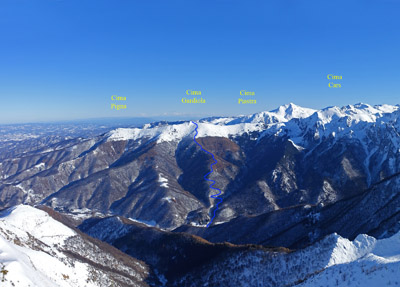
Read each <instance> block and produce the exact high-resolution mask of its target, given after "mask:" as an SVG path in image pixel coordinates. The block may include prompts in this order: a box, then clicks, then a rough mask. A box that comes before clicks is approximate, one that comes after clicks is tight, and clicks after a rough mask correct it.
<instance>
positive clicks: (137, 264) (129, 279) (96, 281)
mask: <svg viewBox="0 0 400 287" xmlns="http://www.w3.org/2000/svg"><path fill="white" fill-rule="evenodd" d="M49 212H51V211H50V210H49ZM53 214H54V213H53ZM54 215H56V214H54ZM0 251H1V252H0V265H1V266H0V267H1V273H2V286H77V287H78V286H79V287H80V286H149V285H148V284H147V283H146V281H147V280H148V279H149V277H150V270H149V268H148V266H147V265H146V264H145V263H143V262H141V261H139V260H136V259H134V258H132V257H129V256H127V255H125V254H123V253H122V252H120V251H118V250H117V249H115V248H113V247H111V246H109V245H107V244H105V243H102V242H100V241H98V240H95V239H93V238H90V237H89V236H86V235H84V234H82V233H81V232H79V231H77V230H73V229H71V228H69V227H67V226H66V225H64V224H62V223H61V222H59V221H57V220H55V219H53V218H52V217H51V216H50V215H49V214H48V213H46V212H45V211H43V210H39V209H36V208H33V207H30V206H27V205H18V206H16V207H13V208H9V209H6V210H4V211H2V212H1V214H0Z"/></svg>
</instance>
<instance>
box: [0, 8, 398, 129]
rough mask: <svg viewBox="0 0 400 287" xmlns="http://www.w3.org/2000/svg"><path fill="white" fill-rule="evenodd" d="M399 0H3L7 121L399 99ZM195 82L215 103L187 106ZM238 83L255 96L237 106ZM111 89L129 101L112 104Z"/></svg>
mask: <svg viewBox="0 0 400 287" xmlns="http://www.w3.org/2000/svg"><path fill="white" fill-rule="evenodd" d="M399 8H400V2H398V1H389V0H387V1H364V2H362V3H360V2H359V1H336V2H334V3H330V2H321V1H316V0H313V1H295V2H294V1H279V2H271V3H266V2H265V1H246V3H243V2H240V1H224V0H218V1H190V2H188V1H175V0H174V1H168V2H165V1H160V0H156V1H152V2H151V3H150V2H144V1H129V2H128V1H113V2H111V1H103V0H101V1H94V0H90V1H76V0H72V1H53V0H40V1H34V2H33V1H28V0H22V1H18V2H15V1H12V0H6V1H2V2H1V3H0V23H1V25H0V36H1V38H2V40H3V43H6V44H5V45H1V46H0V52H1V53H0V61H1V66H0V97H1V100H2V105H1V110H0V123H1V124H12V123H34V122H55V121H68V120H80V119H89V118H103V117H104V118H108V117H111V118H112V117H161V116H165V117H179V116H184V117H207V116H228V115H233V116H236V115H240V114H241V115H247V114H252V113H256V112H260V111H269V110H273V109H275V108H277V107H278V106H281V105H284V104H288V103H290V102H293V103H295V104H296V105H299V106H302V107H307V108H313V109H322V108H325V107H327V106H345V105H348V104H355V103H359V102H363V103H367V104H370V105H376V104H391V105H396V104H398V103H399V100H398V99H399V95H400V87H399V86H398V85H397V82H398V79H399V77H400V69H399V68H398V67H399V66H400V56H399V54H398V51H399V50H400V38H399V37H398V31H399V30H400V20H399V18H398V13H397V11H399ZM329 74H332V75H338V76H339V75H340V76H342V77H343V78H342V79H341V80H335V81H331V80H328V79H327V75H329ZM329 82H334V83H340V84H341V87H340V88H329V87H328V83H329ZM189 89H190V90H198V91H201V97H203V98H205V99H206V103H205V104H183V103H182V102H181V99H182V98H183V97H188V96H187V95H186V94H185V91H187V90H189ZM241 90H246V91H252V92H255V95H254V96H252V97H253V98H254V99H256V100H257V103H256V104H238V98H239V97H240V95H239V92H240V91H241ZM112 95H118V96H121V97H125V98H126V101H123V103H124V104H126V106H127V108H126V109H124V110H118V111H117V110H111V108H110V105H111V104H112V103H113V102H112V100H111V96H112Z"/></svg>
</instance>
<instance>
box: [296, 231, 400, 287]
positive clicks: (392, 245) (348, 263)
mask: <svg viewBox="0 0 400 287" xmlns="http://www.w3.org/2000/svg"><path fill="white" fill-rule="evenodd" d="M399 285H400V233H397V234H395V235H393V236H392V237H390V238H386V239H380V240H376V239H375V238H373V237H370V236H367V235H359V236H358V237H357V238H356V239H355V240H354V241H349V240H347V239H344V238H341V237H339V240H338V241H337V245H336V247H335V249H334V250H333V252H332V255H331V260H330V261H329V264H328V266H327V268H326V269H324V270H323V271H322V272H320V273H318V274H317V275H315V276H312V277H311V278H309V279H308V280H307V281H305V282H304V283H302V284H300V285H299V286H307V287H317V286H318V287H321V286H327V287H330V286H365V287H366V286H367V287H381V286H399Z"/></svg>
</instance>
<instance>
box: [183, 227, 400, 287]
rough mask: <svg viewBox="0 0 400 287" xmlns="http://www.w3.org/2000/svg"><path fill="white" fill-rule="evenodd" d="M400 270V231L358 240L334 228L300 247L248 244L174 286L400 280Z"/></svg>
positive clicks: (311, 286)
mask: <svg viewBox="0 0 400 287" xmlns="http://www.w3.org/2000/svg"><path fill="white" fill-rule="evenodd" d="M399 271H400V233H397V234H396V235H394V236H392V237H390V238H387V239H382V240H376V239H375V238H373V237H370V236H368V235H359V236H358V237H357V238H356V239H355V240H354V241H350V240H348V239H345V238H343V237H341V236H339V235H337V234H331V235H329V236H327V237H325V238H324V239H323V240H321V241H319V242H317V243H315V244H313V245H311V246H309V247H307V248H305V249H301V250H298V251H295V252H289V253H279V252H270V251H263V250H254V251H253V250H247V251H240V252H238V253H235V254H231V255H230V256H225V257H222V258H216V259H215V260H213V261H212V262H210V263H209V264H205V265H204V266H202V267H201V268H198V269H196V270H194V271H193V272H191V273H189V274H188V275H187V276H185V277H184V278H183V279H181V280H180V281H177V282H175V286H186V287H189V286H190V287H194V286H236V287H258V286H263V287H269V286H271V287H272V286H302V287H303V286H304V287H323V286H329V287H330V286H346V287H349V286H351V287H353V286H363V287H383V286H398V285H399V284H400V275H399Z"/></svg>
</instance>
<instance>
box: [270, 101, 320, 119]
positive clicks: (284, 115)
mask: <svg viewBox="0 0 400 287" xmlns="http://www.w3.org/2000/svg"><path fill="white" fill-rule="evenodd" d="M315 112H316V110H313V109H309V108H303V107H300V106H297V105H295V104H293V103H289V104H287V105H283V106H280V107H279V108H277V109H275V110H272V111H270V113H273V114H275V115H276V117H277V118H279V119H280V121H281V122H285V121H289V120H291V119H293V118H295V119H302V118H307V117H309V116H311V115H312V114H313V113H315Z"/></svg>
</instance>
